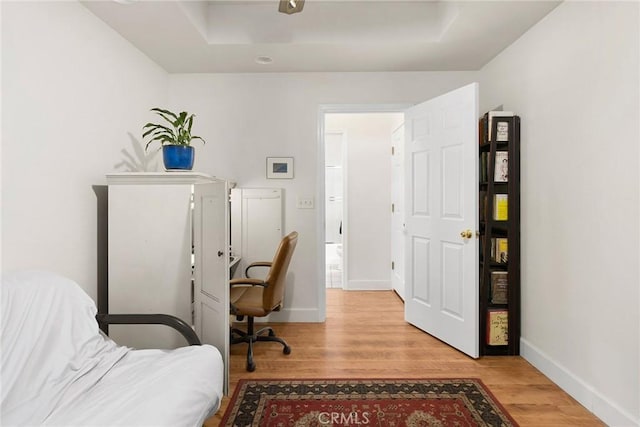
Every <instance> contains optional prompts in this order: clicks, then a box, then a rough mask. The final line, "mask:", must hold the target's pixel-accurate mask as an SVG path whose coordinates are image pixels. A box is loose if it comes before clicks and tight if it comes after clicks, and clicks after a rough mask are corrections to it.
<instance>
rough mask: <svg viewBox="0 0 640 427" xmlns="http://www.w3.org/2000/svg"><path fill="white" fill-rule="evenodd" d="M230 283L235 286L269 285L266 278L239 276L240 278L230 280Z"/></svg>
mask: <svg viewBox="0 0 640 427" xmlns="http://www.w3.org/2000/svg"><path fill="white" fill-rule="evenodd" d="M229 285H230V286H231V287H234V286H265V287H266V286H267V284H266V283H264V280H261V279H251V278H249V277H248V278H244V279H243V278H238V279H231V280H230V281H229Z"/></svg>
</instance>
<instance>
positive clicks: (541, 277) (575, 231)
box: [480, 2, 640, 426]
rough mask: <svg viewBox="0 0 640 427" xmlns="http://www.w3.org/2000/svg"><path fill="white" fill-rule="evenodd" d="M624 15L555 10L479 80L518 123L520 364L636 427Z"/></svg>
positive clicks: (631, 41)
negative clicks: (527, 363)
mask: <svg viewBox="0 0 640 427" xmlns="http://www.w3.org/2000/svg"><path fill="white" fill-rule="evenodd" d="M638 25H639V12H638V3H636V2H627V3H616V2H565V3H563V4H562V5H560V6H559V7H558V8H557V9H555V10H554V11H553V12H551V14H549V15H548V16H547V17H546V18H545V19H543V20H542V21H541V22H540V23H539V24H537V25H536V26H534V27H533V28H532V29H531V30H530V31H529V32H527V33H526V34H525V35H524V36H523V37H521V38H520V39H519V40H518V41H517V42H515V43H514V44H513V45H511V46H510V47H509V48H508V49H506V50H505V51H504V52H503V53H502V54H500V55H499V56H498V57H497V58H495V59H494V60H493V61H491V62H490V63H489V64H488V65H487V66H486V67H484V68H483V70H482V73H481V79H480V91H481V103H482V106H481V107H482V108H483V110H486V109H490V108H491V107H493V106H496V105H499V104H504V107H505V109H506V110H513V111H516V112H517V113H518V114H519V115H520V116H521V117H522V352H523V355H524V356H525V358H526V359H527V360H529V361H530V362H531V363H532V364H534V365H535V366H536V367H538V368H539V369H541V370H542V371H543V372H544V373H545V374H547V376H549V377H550V378H551V379H552V380H554V381H555V382H556V383H558V384H559V385H561V386H562V387H563V388H565V389H566V390H567V391H569V392H570V393H571V394H572V395H573V396H574V397H575V398H576V399H577V400H579V401H580V402H581V403H582V404H583V405H585V406H586V407H587V408H589V409H591V410H592V411H593V412H594V413H595V414H596V415H598V416H599V417H600V418H601V419H603V420H604V421H605V422H606V423H608V424H610V425H620V426H629V425H634V424H635V425H637V424H638V423H639V422H640V406H639V405H640V391H639V388H640V368H639V361H640V353H639V345H640V344H639V335H640V332H639V330H638V329H639V323H640V318H639V315H638V311H639V304H638V301H639V296H638V286H639V283H640V274H639V267H638V265H639V263H638V259H639V256H640V250H639V247H638V245H639V227H638V218H639V217H640V212H639V193H638V189H639V187H638V182H639V176H638V170H639V150H638V147H639V144H640V142H639V141H640V131H639V120H640V111H639V107H638V106H639V83H638V80H639V77H640V70H639V67H638V56H639V30H638Z"/></svg>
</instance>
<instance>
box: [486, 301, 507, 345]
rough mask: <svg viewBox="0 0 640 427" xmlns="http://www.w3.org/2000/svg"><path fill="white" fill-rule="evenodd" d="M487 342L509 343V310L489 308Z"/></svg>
mask: <svg viewBox="0 0 640 427" xmlns="http://www.w3.org/2000/svg"><path fill="white" fill-rule="evenodd" d="M487 344H488V345H507V344H509V312H508V311H507V310H501V309H489V310H487Z"/></svg>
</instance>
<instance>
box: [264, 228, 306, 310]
mask: <svg viewBox="0 0 640 427" xmlns="http://www.w3.org/2000/svg"><path fill="white" fill-rule="evenodd" d="M297 243H298V232H297V231H293V232H291V233H289V234H287V235H286V236H284V237H283V238H282V240H281V241H280V245H279V246H278V250H277V251H276V254H275V255H274V257H273V261H272V262H271V268H270V269H269V272H268V273H267V277H265V279H264V281H265V283H267V287H266V289H265V290H264V293H263V294H262V306H263V308H264V309H265V310H267V311H271V310H274V309H275V308H277V307H278V306H280V305H281V304H282V300H283V299H284V288H285V284H286V283H285V279H286V277H287V270H288V269H289V262H290V261H291V256H292V255H293V250H294V249H295V248H296V244H297Z"/></svg>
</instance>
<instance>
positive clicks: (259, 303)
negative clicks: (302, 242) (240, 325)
mask: <svg viewBox="0 0 640 427" xmlns="http://www.w3.org/2000/svg"><path fill="white" fill-rule="evenodd" d="M297 242H298V233H297V232H296V231H294V232H292V233H289V234H288V235H286V236H285V237H283V238H282V241H281V242H280V245H279V246H278V250H277V251H276V254H275V256H274V257H273V261H272V262H254V263H251V264H250V265H249V266H248V267H247V268H246V270H245V276H247V278H246V279H232V280H231V282H229V283H230V285H231V290H230V300H231V309H230V311H231V314H233V315H235V316H236V318H237V319H238V320H242V319H243V318H244V316H247V330H246V331H242V330H240V329H236V328H231V344H237V343H241V342H246V343H248V344H249V349H248V350H247V371H250V372H252V371H254V370H255V369H256V364H255V363H254V362H253V343H254V342H256V341H276V342H279V343H280V344H282V345H283V346H284V349H283V350H282V352H283V353H284V354H289V353H291V347H289V345H288V344H287V343H286V342H285V341H284V340H283V339H282V338H279V337H277V336H276V334H275V332H273V329H272V328H271V327H266V328H262V329H260V330H259V331H256V332H254V330H253V319H254V317H264V316H266V315H267V314H269V313H271V312H272V311H279V310H280V308H282V300H283V298H284V288H285V278H286V276H287V269H288V268H289V261H291V256H292V255H293V250H294V249H295V247H296V243H297ZM254 267H268V268H269V272H268V273H267V276H266V277H265V279H264V280H260V279H252V278H250V277H249V270H250V269H252V268H254ZM266 332H268V334H267V335H263V334H264V333H266Z"/></svg>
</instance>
